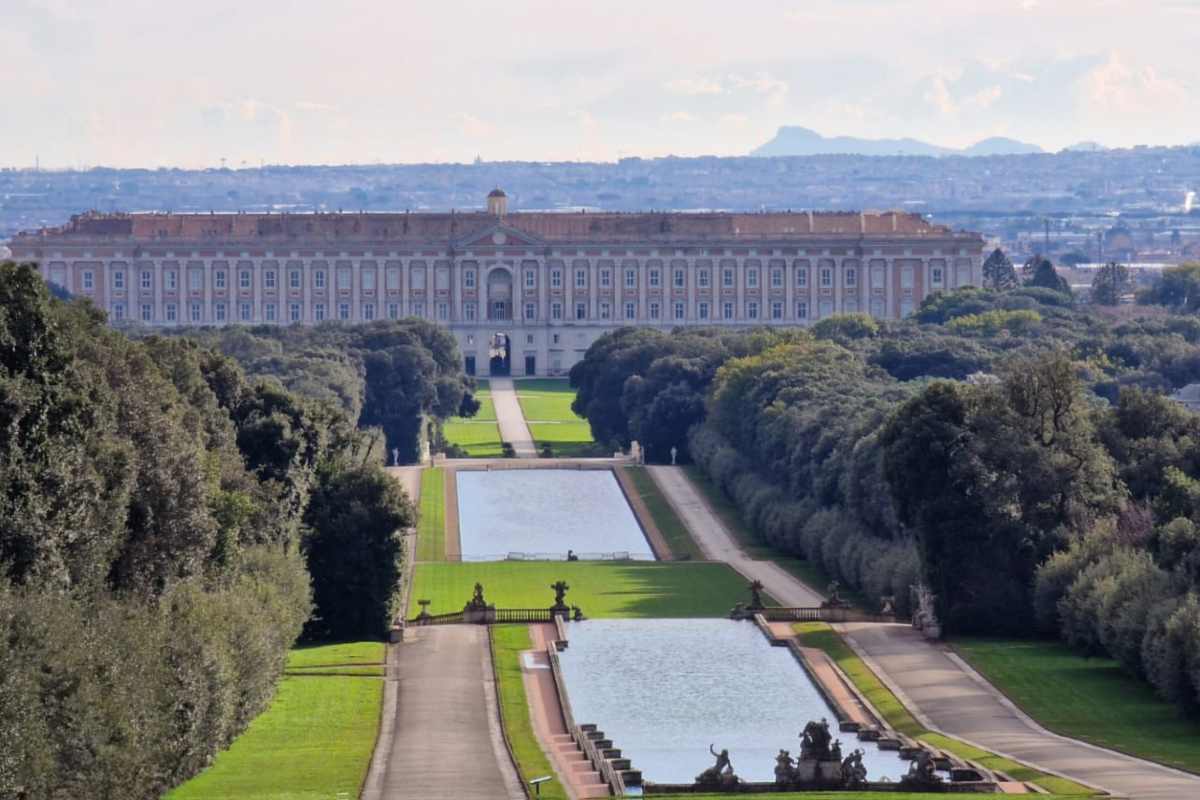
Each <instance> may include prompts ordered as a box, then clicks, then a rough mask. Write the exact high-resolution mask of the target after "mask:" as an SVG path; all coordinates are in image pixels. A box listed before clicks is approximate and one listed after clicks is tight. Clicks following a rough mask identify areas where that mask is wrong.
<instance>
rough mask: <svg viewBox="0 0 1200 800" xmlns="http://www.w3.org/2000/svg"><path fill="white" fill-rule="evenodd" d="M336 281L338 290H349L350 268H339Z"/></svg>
mask: <svg viewBox="0 0 1200 800" xmlns="http://www.w3.org/2000/svg"><path fill="white" fill-rule="evenodd" d="M337 282H338V284H337V287H338V290H339V291H349V290H350V270H348V269H339V270H338V274H337ZM422 288H424V286H422Z"/></svg>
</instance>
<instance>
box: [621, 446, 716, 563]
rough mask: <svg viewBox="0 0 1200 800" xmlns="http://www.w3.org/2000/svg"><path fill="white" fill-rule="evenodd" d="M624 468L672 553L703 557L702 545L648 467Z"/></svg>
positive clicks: (679, 556)
mask: <svg viewBox="0 0 1200 800" xmlns="http://www.w3.org/2000/svg"><path fill="white" fill-rule="evenodd" d="M622 469H624V470H625V474H626V475H628V476H629V477H630V479H631V480H632V481H633V485H634V486H636V487H637V493H638V495H639V496H641V498H642V501H643V502H644V503H645V504H646V508H648V509H649V510H650V516H651V517H653V518H654V524H655V525H657V526H658V530H659V532H660V533H662V535H663V538H664V539H666V540H667V546H668V547H670V548H671V553H672V554H673V555H674V556H675V558H677V559H679V558H683V559H688V558H694V559H703V558H704V554H703V553H701V552H700V547H699V546H698V545H697V544H696V542H695V540H694V539H692V535H691V533H689V532H688V529H687V526H685V525H684V524H683V520H681V519H679V515H678V514H676V513H675V509H674V508H672V506H671V504H670V503H669V502H667V498H666V497H664V496H663V493H662V492H661V491H659V488H658V484H657V483H655V482H654V478H653V477H651V476H650V473H649V472H647V471H646V468H645V467H622Z"/></svg>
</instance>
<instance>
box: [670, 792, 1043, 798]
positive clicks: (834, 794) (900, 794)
mask: <svg viewBox="0 0 1200 800" xmlns="http://www.w3.org/2000/svg"><path fill="white" fill-rule="evenodd" d="M946 796H947V795H946V794H945V793H938V794H914V793H913V792H780V793H774V792H772V793H771V794H769V795H767V797H769V798H770V800H933V798H943V800H944V798H945V797H946ZM651 797H653V798H654V800H729V795H727V794H656V795H651ZM1029 797H1030V798H1034V797H1036V798H1037V800H1056V799H1057V798H1058V795H1045V794H1039V795H1029Z"/></svg>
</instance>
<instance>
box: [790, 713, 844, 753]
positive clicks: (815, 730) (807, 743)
mask: <svg viewBox="0 0 1200 800" xmlns="http://www.w3.org/2000/svg"><path fill="white" fill-rule="evenodd" d="M832 740H833V735H832V734H831V733H830V732H829V721H828V720H826V719H825V718H824V717H821V721H820V722H809V723H808V724H807V725H805V726H804V730H803V731H801V732H800V760H801V761H829V760H830V759H831V758H832V755H831V753H830V751H829V743H830V742H831V741H832ZM839 746H840V745H839Z"/></svg>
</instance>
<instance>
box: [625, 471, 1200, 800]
mask: <svg viewBox="0 0 1200 800" xmlns="http://www.w3.org/2000/svg"><path fill="white" fill-rule="evenodd" d="M649 469H650V472H651V474H652V475H653V476H654V479H655V480H656V481H657V482H658V485H659V486H660V487H661V488H662V490H663V493H664V494H665V495H666V496H667V498H668V500H669V501H670V502H671V504H672V505H673V506H674V507H675V510H676V511H677V512H678V513H679V516H680V517H681V518H682V519H683V521H684V523H685V524H686V525H687V526H688V529H689V530H690V531H691V532H692V535H693V536H694V537H695V538H696V541H697V543H698V544H699V545H700V548H701V550H703V551H704V554H705V555H706V556H707V557H708V558H710V559H714V560H721V561H726V562H728V563H729V564H730V565H731V566H732V567H733V568H734V569H736V570H737V571H738V572H740V573H741V574H742V575H744V576H745V577H746V578H747V579H755V578H757V579H758V580H760V581H762V582H763V584H764V586H765V587H766V590H767V591H768V592H770V593H771V595H772V596H774V597H775V599H776V600H778V601H779V602H780V603H782V604H784V605H789V606H813V605H819V604H820V601H821V599H822V598H821V596H820V594H818V593H817V592H815V591H813V590H812V589H811V588H809V587H808V586H805V585H804V584H803V583H801V582H800V581H799V580H797V579H796V578H795V577H793V576H792V575H791V574H789V573H787V572H785V571H784V570H782V569H780V568H779V567H778V566H777V565H775V564H773V563H771V562H767V561H756V560H754V559H751V558H750V557H748V556H747V555H746V554H745V553H744V552H743V551H742V550H741V548H740V547H738V545H737V542H736V540H735V539H734V538H733V536H732V535H731V534H730V533H729V531H728V530H727V529H726V528H725V526H724V524H723V523H722V522H721V520H720V518H719V517H718V516H717V515H716V514H715V513H714V512H713V510H712V509H711V508H710V507H709V506H708V504H707V503H706V502H705V500H704V498H703V497H702V496H701V495H700V493H699V492H698V491H697V490H696V488H695V486H693V485H692V483H691V482H690V481H689V480H688V479H687V477H686V475H685V473H684V472H683V470H682V469H680V468H678V467H650V468H649ZM836 627H837V628H838V629H839V631H840V632H841V633H843V634H844V635H845V636H846V637H847V639H848V641H849V643H850V645H851V646H852V647H853V648H854V649H855V650H856V651H857V652H858V654H859V655H860V656H862V657H863V660H864V661H866V663H867V664H868V666H870V667H871V668H872V669H873V670H874V671H875V673H876V674H877V675H879V677H880V679H881V680H882V681H883V682H884V683H886V684H887V685H888V687H889V688H890V689H891V690H892V691H893V692H894V693H895V694H896V696H897V697H899V698H900V700H901V701H902V702H903V703H904V705H905V706H907V707H908V709H909V710H910V711H912V712H913V713H914V715H915V716H916V717H917V718H918V719H919V720H920V721H921V723H922V724H924V725H925V726H926V727H928V728H931V729H934V730H938V731H942V732H944V733H948V734H951V735H953V736H957V737H959V738H961V739H964V740H966V741H968V742H970V743H973V744H975V745H977V746H980V747H984V748H986V749H988V750H991V751H993V752H995V753H998V754H1000V755H1004V756H1008V757H1010V758H1015V759H1018V760H1020V761H1024V762H1026V763H1028V764H1031V765H1034V766H1036V767H1038V768H1040V769H1042V770H1043V771H1046V772H1055V773H1059V774H1062V775H1066V776H1068V777H1071V778H1074V779H1076V780H1079V781H1083V782H1085V783H1090V784H1093V785H1097V786H1100V787H1102V788H1104V789H1106V790H1108V791H1109V792H1111V793H1113V794H1117V795H1123V796H1127V797H1131V798H1138V800H1182V798H1190V797H1200V776H1196V775H1191V774H1188V773H1185V772H1180V771H1178V770H1174V769H1171V768H1170V767H1165V766H1162V765H1160V764H1155V763H1153V762H1149V761H1145V760H1142V759H1138V758H1133V757H1131V756H1126V755H1123V754H1121V753H1115V752H1113V751H1111V750H1105V749H1103V748H1100V747H1096V746H1094V745H1090V744H1086V743H1084V742H1079V741H1077V740H1074V739H1068V738H1066V737H1064V736H1059V735H1058V734H1055V733H1051V732H1050V731H1047V730H1046V729H1045V728H1043V727H1041V726H1040V725H1038V724H1037V723H1036V722H1034V721H1033V720H1032V719H1030V718H1029V717H1028V716H1026V715H1025V714H1024V713H1022V712H1021V711H1020V710H1019V709H1018V708H1016V706H1014V705H1013V704H1012V703H1011V702H1010V701H1009V700H1008V699H1007V698H1005V697H1004V696H1003V695H1002V694H1001V693H1000V692H998V691H997V690H996V689H995V688H993V687H992V686H991V685H990V684H988V683H987V682H986V681H985V680H984V679H983V678H982V677H981V676H980V675H979V674H978V673H976V672H975V671H974V670H972V669H971V668H970V667H969V666H968V665H967V664H966V663H964V662H963V661H962V660H961V659H960V658H958V657H957V656H956V655H954V654H953V653H952V652H950V651H949V650H948V649H947V648H945V647H944V646H941V645H938V644H933V643H930V642H927V641H925V639H924V638H922V637H921V636H920V635H919V634H918V633H917V632H916V631H914V630H913V629H912V628H911V627H910V626H908V625H895V624H877V623H848V624H844V625H839V626H836Z"/></svg>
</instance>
